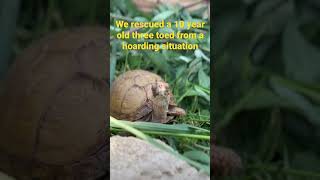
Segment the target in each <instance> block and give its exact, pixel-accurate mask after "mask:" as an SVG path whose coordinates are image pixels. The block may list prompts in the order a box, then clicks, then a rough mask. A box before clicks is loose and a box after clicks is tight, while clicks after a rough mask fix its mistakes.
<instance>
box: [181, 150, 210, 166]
mask: <svg viewBox="0 0 320 180" xmlns="http://www.w3.org/2000/svg"><path fill="white" fill-rule="evenodd" d="M183 155H184V156H186V157H188V158H189V159H192V160H194V161H197V162H200V163H203V164H210V156H209V155H208V154H206V153H204V152H202V151H188V152H185V153H184V154H183Z"/></svg>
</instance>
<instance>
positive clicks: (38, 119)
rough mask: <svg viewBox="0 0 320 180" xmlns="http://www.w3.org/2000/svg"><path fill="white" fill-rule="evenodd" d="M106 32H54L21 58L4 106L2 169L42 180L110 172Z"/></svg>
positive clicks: (96, 29) (93, 29)
mask: <svg viewBox="0 0 320 180" xmlns="http://www.w3.org/2000/svg"><path fill="white" fill-rule="evenodd" d="M106 32H107V30H106V29H105V28H100V27H86V28H75V29H71V30H63V31H60V32H56V33H52V34H50V35H48V36H46V37H44V38H42V39H41V40H39V41H36V42H34V43H32V44H31V45H30V46H29V47H28V48H27V49H25V51H24V52H23V53H21V55H20V56H19V57H18V58H17V59H16V60H15V63H14V64H13V65H12V67H11V70H10V72H9V74H8V77H7V81H6V91H5V94H4V96H3V97H2V99H1V102H0V103H2V106H3V108H2V109H1V110H0V111H1V113H0V142H1V143H0V162H1V163H0V170H2V171H4V172H6V173H8V174H9V175H12V176H15V177H17V178H21V177H31V178H38V179H51V178H52V179H59V178H62V179H65V178H66V177H67V176H68V177H69V178H71V179H74V178H76V176H81V177H82V178H83V179H90V178H95V177H98V176H101V175H102V174H104V173H106V171H107V167H106V161H107V160H106V157H107V150H106V149H107V144H106V134H105V129H106V126H107V123H106V120H107V115H106V109H108V106H107V102H108V95H109V87H108V84H107V83H108V82H109V80H108V76H107V75H108V74H109V70H108V68H107V57H108V56H107V54H108V52H107V38H106V35H107V34H106ZM106 100H107V101H106ZM49 177H50V178H49Z"/></svg>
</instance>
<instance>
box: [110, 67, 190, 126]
mask: <svg viewBox="0 0 320 180" xmlns="http://www.w3.org/2000/svg"><path fill="white" fill-rule="evenodd" d="M110 114H111V116H113V117H115V118H117V119H121V120H128V121H147V122H156V123H167V122H169V121H171V120H173V119H174V118H175V117H178V116H184V115H185V114H186V112H185V110H184V109H182V108H180V107H178V106H177V104H176V102H175V99H174V96H173V94H172V92H171V90H170V87H169V84H168V83H166V82H165V81H164V80H163V79H162V78H161V77H160V76H159V75H157V74H155V73H152V72H149V71H146V70H141V69H137V70H130V71H127V72H125V73H123V74H121V75H120V76H119V77H117V78H116V79H115V81H114V82H113V84H112V87H111V104H110Z"/></svg>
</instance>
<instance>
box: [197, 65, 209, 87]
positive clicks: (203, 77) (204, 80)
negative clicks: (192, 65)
mask: <svg viewBox="0 0 320 180" xmlns="http://www.w3.org/2000/svg"><path fill="white" fill-rule="evenodd" d="M198 80H199V84H200V86H203V87H205V88H209V87H210V77H209V76H208V75H207V74H206V73H205V72H204V71H203V69H200V71H199V72H198Z"/></svg>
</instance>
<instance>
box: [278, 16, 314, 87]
mask: <svg viewBox="0 0 320 180" xmlns="http://www.w3.org/2000/svg"><path fill="white" fill-rule="evenodd" d="M298 27H299V23H298V22H296V21H295V20H291V21H290V22H289V23H288V25H287V27H286V29H285V31H284V33H283V34H284V35H283V56H284V63H285V70H286V73H287V75H288V76H289V77H291V78H293V79H295V80H299V81H304V82H319V81H320V71H319V67H320V50H319V49H318V48H316V47H315V46H313V45H312V44H311V43H309V42H308V41H307V40H306V39H305V38H304V36H303V34H302V33H301V32H299V29H298Z"/></svg>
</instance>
